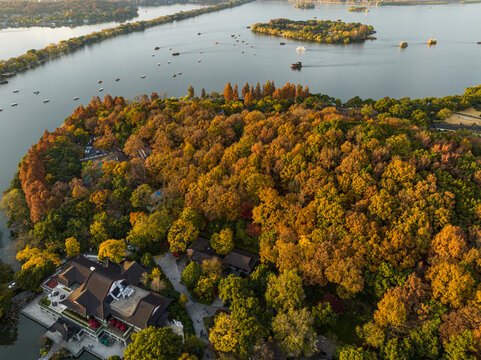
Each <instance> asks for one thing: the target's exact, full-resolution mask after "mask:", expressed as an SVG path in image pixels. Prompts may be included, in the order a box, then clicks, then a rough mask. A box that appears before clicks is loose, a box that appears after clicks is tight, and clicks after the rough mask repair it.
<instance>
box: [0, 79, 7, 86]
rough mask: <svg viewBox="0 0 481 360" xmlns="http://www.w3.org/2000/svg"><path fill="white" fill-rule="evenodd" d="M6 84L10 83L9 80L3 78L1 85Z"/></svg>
mask: <svg viewBox="0 0 481 360" xmlns="http://www.w3.org/2000/svg"><path fill="white" fill-rule="evenodd" d="M5 84H8V81H7V80H1V81H0V85H5Z"/></svg>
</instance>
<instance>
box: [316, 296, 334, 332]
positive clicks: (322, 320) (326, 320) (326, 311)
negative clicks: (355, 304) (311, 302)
mask: <svg viewBox="0 0 481 360" xmlns="http://www.w3.org/2000/svg"><path fill="white" fill-rule="evenodd" d="M312 316H313V317H314V323H315V326H316V327H322V326H323V325H329V326H334V325H335V324H336V322H337V318H338V315H337V314H336V313H335V312H334V311H333V310H332V306H331V303H330V302H327V301H326V302H320V303H319V304H317V305H316V306H313V307H312Z"/></svg>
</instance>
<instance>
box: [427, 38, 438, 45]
mask: <svg viewBox="0 0 481 360" xmlns="http://www.w3.org/2000/svg"><path fill="white" fill-rule="evenodd" d="M437 43H438V41H437V40H436V39H429V40H428V46H431V45H436V44H437Z"/></svg>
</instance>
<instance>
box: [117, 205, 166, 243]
mask: <svg viewBox="0 0 481 360" xmlns="http://www.w3.org/2000/svg"><path fill="white" fill-rule="evenodd" d="M171 224H172V218H171V217H170V215H169V213H168V211H167V209H165V208H161V209H160V210H159V211H156V212H154V213H152V214H151V215H149V216H144V217H141V218H140V219H139V220H137V221H136V223H135V225H134V226H133V228H132V230H130V232H129V235H128V236H127V241H128V242H130V243H131V244H134V245H137V246H139V247H140V248H141V249H149V248H151V247H152V246H154V245H160V244H161V243H162V242H163V241H164V240H165V238H166V236H167V231H168V230H169V227H170V225H171Z"/></svg>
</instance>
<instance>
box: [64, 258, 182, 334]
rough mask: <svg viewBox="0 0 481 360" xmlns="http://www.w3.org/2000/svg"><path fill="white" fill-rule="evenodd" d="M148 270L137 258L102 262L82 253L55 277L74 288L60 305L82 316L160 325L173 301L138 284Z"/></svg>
mask: <svg viewBox="0 0 481 360" xmlns="http://www.w3.org/2000/svg"><path fill="white" fill-rule="evenodd" d="M145 272H146V270H145V269H144V268H143V267H142V266H141V265H139V264H138V263H136V262H135V261H125V262H124V263H122V264H117V263H114V262H110V261H109V262H107V263H106V264H102V263H98V262H94V261H92V260H89V259H87V258H86V257H83V256H80V257H78V258H76V259H74V260H72V261H71V262H70V263H69V264H68V266H67V268H66V269H65V270H64V271H62V272H61V273H59V274H58V275H57V277H56V279H55V280H56V281H58V283H60V284H62V285H64V286H66V287H68V288H70V289H72V290H73V291H72V292H71V293H70V295H69V296H68V297H66V298H65V299H64V300H63V301H61V302H60V304H61V305H64V306H65V307H67V308H68V309H70V310H72V311H73V312H74V313H76V314H78V315H80V316H81V317H83V318H86V319H90V318H95V319H96V321H102V322H106V323H109V322H110V320H111V319H115V321H120V322H122V323H125V324H124V326H125V327H128V326H129V325H130V326H133V327H134V328H135V329H136V330H141V329H144V328H146V327H148V326H151V325H154V326H161V325H162V323H163V322H164V321H165V320H166V317H167V316H168V314H167V313H166V309H167V307H168V306H169V304H170V303H171V302H172V300H171V299H168V298H166V297H163V296H161V295H159V294H156V293H153V292H150V291H147V290H145V289H142V288H141V287H139V286H138V285H139V284H140V282H141V279H142V275H143V274H144V273H145Z"/></svg>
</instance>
